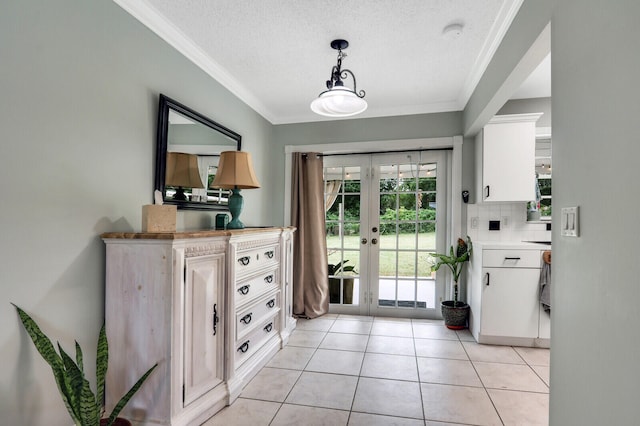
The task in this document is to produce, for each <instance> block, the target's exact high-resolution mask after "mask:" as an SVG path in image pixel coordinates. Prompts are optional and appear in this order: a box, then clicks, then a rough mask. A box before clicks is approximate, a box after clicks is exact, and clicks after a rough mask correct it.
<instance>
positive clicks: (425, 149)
mask: <svg viewBox="0 0 640 426" xmlns="http://www.w3.org/2000/svg"><path fill="white" fill-rule="evenodd" d="M421 151H453V147H446V148H423V149H400V150H390V151H368V152H340V153H336V154H318V157H333V156H335V155H360V154H363V155H366V154H398V153H402V152H421ZM307 155H308V154H307V153H306V152H305V153H303V154H302V156H303V157H306V156H307Z"/></svg>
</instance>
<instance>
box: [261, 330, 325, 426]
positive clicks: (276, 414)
mask: <svg viewBox="0 0 640 426" xmlns="http://www.w3.org/2000/svg"><path fill="white" fill-rule="evenodd" d="M335 322H336V319H335V318H333V322H332V324H331V326H329V328H328V329H327V331H325V332H324V337H323V338H322V340H320V342H319V343H318V346H316V347H315V348H314V350H313V353H312V354H311V356H310V357H309V360H308V361H307V362H306V363H305V365H304V366H303V367H302V370H300V375H299V376H298V378H297V379H296V381H295V382H294V383H293V386H291V389H289V392H287V395H286V396H285V397H284V400H283V401H282V402H281V403H280V407H278V409H277V410H276V412H275V414H274V415H273V418H272V419H271V421H269V425H271V424H273V421H274V420H275V419H276V417H278V413H279V412H280V410H281V409H282V407H283V406H284V404H285V403H286V402H287V398H289V395H291V392H293V389H294V388H295V387H296V385H297V384H298V382H299V381H300V378H301V377H302V375H303V374H304V372H305V368H307V366H308V365H309V363H310V362H311V360H312V359H313V356H314V355H315V354H316V353H317V352H318V349H319V348H320V345H321V344H322V342H323V341H324V339H326V338H327V335H328V334H329V330H331V327H333V324H335ZM307 331H311V330H307ZM287 346H288V344H287ZM285 347H286V346H285ZM294 347H296V346H294ZM274 356H275V355H274ZM272 359H273V358H272ZM265 366H266V365H265ZM263 368H264V367H263ZM294 405H297V404H294Z"/></svg>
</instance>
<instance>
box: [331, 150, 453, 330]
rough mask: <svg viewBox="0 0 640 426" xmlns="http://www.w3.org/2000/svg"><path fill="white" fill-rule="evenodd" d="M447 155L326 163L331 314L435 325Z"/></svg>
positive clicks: (408, 154)
mask: <svg viewBox="0 0 640 426" xmlns="http://www.w3.org/2000/svg"><path fill="white" fill-rule="evenodd" d="M447 156H448V152H447V151H421V152H413V151H412V152H404V153H393V154H367V155H335V156H325V157H324V181H325V211H326V224H327V225H326V226H327V229H326V239H327V254H328V258H329V293H330V302H331V304H330V311H331V312H335V313H351V314H358V315H378V316H395V317H411V318H438V317H439V316H440V311H439V305H440V300H442V295H443V292H444V277H443V274H439V276H437V275H436V274H432V273H431V265H432V264H433V258H432V257H431V253H434V252H443V251H444V246H445V242H446V235H445V234H446V232H445V229H446V220H447V217H446V216H447V209H446V205H445V201H446V198H447V197H446V192H447Z"/></svg>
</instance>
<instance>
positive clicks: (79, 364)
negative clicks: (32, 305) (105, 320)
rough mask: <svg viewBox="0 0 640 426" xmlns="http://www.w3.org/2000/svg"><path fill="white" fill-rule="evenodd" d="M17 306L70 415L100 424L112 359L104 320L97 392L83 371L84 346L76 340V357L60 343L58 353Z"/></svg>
mask: <svg viewBox="0 0 640 426" xmlns="http://www.w3.org/2000/svg"><path fill="white" fill-rule="evenodd" d="M13 306H15V308H16V310H17V311H18V316H19V317H20V321H22V325H24V328H25V330H26V331H27V333H28V334H29V337H31V340H32V341H33V344H34V345H35V347H36V349H37V350H38V352H40V355H42V358H44V360H45V361H47V363H48V364H49V365H50V366H51V370H52V371H53V376H54V378H55V380H56V384H57V385H58V390H59V391H60V396H61V397H62V400H63V401H64V404H65V406H66V407H67V411H68V412H69V415H70V416H71V418H72V419H73V421H74V423H75V424H76V425H77V426H98V425H99V424H100V419H101V417H102V416H103V415H104V404H103V401H104V387H105V377H106V375H107V364H108V360H109V345H108V343H107V333H106V331H105V326H104V324H103V325H102V328H101V329H100V335H99V337H98V349H97V353H96V391H97V392H96V394H94V393H93V392H92V390H91V388H90V386H89V381H88V380H87V379H86V378H85V375H84V366H83V356H82V349H81V348H80V345H79V344H78V342H76V359H75V361H74V360H73V359H72V358H71V357H70V356H69V355H68V354H67V353H66V352H65V351H64V350H63V349H62V346H60V343H57V345H58V350H59V352H60V354H58V353H57V352H56V350H55V347H54V346H53V343H51V340H50V339H49V338H48V337H47V336H46V335H45V334H44V333H43V332H42V331H41V330H40V327H38V324H37V323H36V322H35V321H34V320H33V318H31V317H30V316H29V315H28V314H27V313H26V312H25V311H23V310H22V309H20V308H19V307H18V306H16V305H13ZM157 366H158V364H155V365H154V366H153V367H151V368H150V369H149V370H147V372H146V373H144V374H143V375H142V377H140V379H138V381H137V382H136V384H135V385H133V387H132V388H131V389H130V390H129V392H127V393H126V394H125V395H124V396H123V397H122V398H121V399H120V401H118V403H117V404H116V406H115V407H114V408H113V411H112V412H111V414H110V415H109V418H108V419H107V422H106V426H110V425H112V424H113V422H114V421H115V419H116V417H117V416H118V414H119V413H120V411H121V410H122V409H123V408H124V406H125V405H126V404H127V403H128V402H129V400H130V399H131V397H132V396H133V395H134V394H135V393H136V392H137V391H138V389H139V388H140V386H142V384H143V383H144V381H145V380H146V379H147V377H148V376H149V375H150V374H151V372H152V371H153V370H154V369H155V368H156V367H157Z"/></svg>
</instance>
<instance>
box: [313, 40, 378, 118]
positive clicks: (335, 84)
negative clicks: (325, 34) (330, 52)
mask: <svg viewBox="0 0 640 426" xmlns="http://www.w3.org/2000/svg"><path fill="white" fill-rule="evenodd" d="M347 47H349V42H348V41H346V40H341V39H338V40H333V41H332V42H331V48H332V49H335V50H337V51H338V64H337V65H334V66H333V68H332V69H331V78H330V79H329V80H327V89H328V90H325V91H324V92H322V93H320V95H318V97H317V98H316V99H314V100H313V102H311V110H312V111H313V112H315V113H316V114H320V115H324V116H325V117H350V116H352V115H356V114H360V113H361V112H364V110H366V109H367V101H365V100H364V95H365V92H364V90H360V91H359V92H358V91H357V89H356V77H355V76H354V75H353V73H352V72H351V70H348V69H344V70H343V69H342V59H343V58H345V57H346V56H347V55H346V54H345V53H344V52H343V51H342V50H343V49H346V48H347ZM349 75H350V76H351V78H352V79H353V89H351V88H349V87H348V86H345V85H344V82H343V80H344V79H346V78H347V77H348V76H349Z"/></svg>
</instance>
